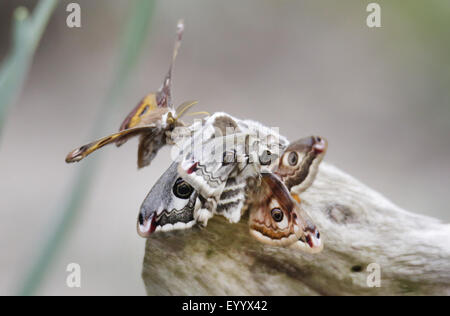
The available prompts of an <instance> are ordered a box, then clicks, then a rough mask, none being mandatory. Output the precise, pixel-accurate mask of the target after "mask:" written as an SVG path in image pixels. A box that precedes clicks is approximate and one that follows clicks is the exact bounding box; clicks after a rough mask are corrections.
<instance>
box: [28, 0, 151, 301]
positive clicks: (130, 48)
mask: <svg viewBox="0 0 450 316" xmlns="http://www.w3.org/2000/svg"><path fill="white" fill-rule="evenodd" d="M153 12H154V1H153V0H135V1H134V2H132V10H131V15H130V16H129V18H128V20H127V23H126V25H125V28H124V32H123V34H122V41H121V43H120V53H119V58H118V64H117V68H116V74H115V76H114V79H113V80H112V82H111V84H110V89H109V92H108V94H107V96H106V97H105V102H104V103H103V105H102V106H101V108H100V110H99V112H98V115H97V117H98V120H96V123H95V126H94V127H93V133H92V134H93V138H97V137H98V136H99V135H98V134H99V133H100V132H102V131H103V129H104V128H105V125H107V122H108V118H107V117H105V113H111V112H113V108H115V107H116V106H117V104H118V99H119V96H120V95H121V94H122V93H123V91H124V89H125V84H126V82H127V79H128V78H129V75H130V72H131V70H132V69H133V68H134V66H135V65H136V62H137V60H138V57H139V53H140V52H141V51H142V46H143V44H144V43H145V39H146V37H147V35H148V30H149V24H150V22H151V17H152V13H153ZM62 158H63V156H61V159H62ZM98 162H99V160H98V155H97V157H95V156H94V157H92V158H91V159H89V160H88V161H83V164H80V165H78V166H77V167H79V168H81V170H79V173H78V174H77V176H76V180H75V182H72V183H73V185H72V186H71V187H72V190H71V192H69V195H68V197H67V199H65V200H66V201H67V203H66V205H65V207H64V208H63V209H62V210H61V212H60V213H58V214H60V216H59V220H58V221H57V222H56V224H55V227H54V228H53V231H52V233H51V234H50V236H49V238H48V240H47V241H46V242H45V244H44V246H43V248H42V251H41V252H40V254H39V257H38V258H37V260H36V261H35V262H33V264H32V267H31V269H30V271H29V272H28V274H27V276H26V279H25V282H24V283H23V286H22V288H21V289H20V290H19V294H20V295H33V294H34V293H36V291H37V290H38V288H39V286H40V285H41V284H42V281H43V279H44V277H45V274H46V272H47V270H48V268H49V266H50V265H51V263H52V261H53V259H54V257H55V256H56V254H57V251H58V249H60V248H61V246H62V244H63V242H64V240H65V239H66V237H67V234H68V232H69V230H70V228H71V227H72V226H73V223H74V219H75V217H76V216H77V215H79V213H80V209H81V207H82V205H83V203H84V201H85V200H86V197H87V196H88V193H89V191H90V187H91V184H92V181H93V179H94V175H95V173H96V170H97V168H96V166H97V165H98Z"/></svg>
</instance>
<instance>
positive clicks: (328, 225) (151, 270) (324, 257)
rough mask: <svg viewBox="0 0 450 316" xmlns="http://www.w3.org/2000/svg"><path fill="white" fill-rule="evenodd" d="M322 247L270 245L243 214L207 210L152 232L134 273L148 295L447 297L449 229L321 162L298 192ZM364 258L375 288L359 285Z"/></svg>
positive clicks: (363, 279)
mask: <svg viewBox="0 0 450 316" xmlns="http://www.w3.org/2000/svg"><path fill="white" fill-rule="evenodd" d="M302 203H303V206H304V208H305V210H306V211H307V212H308V213H309V214H310V216H311V217H312V218H313V220H314V221H315V223H316V224H317V226H318V227H319V228H320V230H321V233H322V236H323V237H322V238H323V240H324V242H325V248H324V250H323V252H322V253H320V254H316V255H309V254H305V253H301V252H298V251H294V250H291V249H285V248H278V247H270V246H266V245H263V244H260V243H259V242H257V241H255V240H254V239H253V238H252V237H251V236H250V235H249V233H248V226H247V223H246V218H243V219H242V220H241V222H240V223H238V224H229V223H228V222H226V220H225V219H223V218H221V217H220V216H215V217H214V218H213V219H212V220H211V221H210V222H209V223H208V226H207V227H206V228H204V229H200V228H194V229H191V230H185V231H176V232H170V233H165V234H155V235H154V237H151V238H150V239H149V240H148V241H147V245H146V252H145V259H144V267H143V273H142V276H143V279H144V283H145V286H146V289H147V293H148V294H149V295H165V294H170V295H172V294H173V295H399V294H412V295H437V294H444V295H450V225H449V224H443V223H441V222H440V221H438V220H436V219H433V218H429V217H425V216H421V215H416V214H413V213H409V212H406V211H404V210H402V209H400V208H399V207H397V206H395V205H394V204H392V203H391V202H389V201H388V200H387V199H386V198H384V197H383V196H381V195H380V194H378V193H377V192H375V191H373V190H372V189H370V188H368V187H366V186H365V185H363V184H361V183H360V182H358V181H357V180H355V179H354V178H352V177H351V176H349V175H347V174H345V173H343V172H342V171H340V170H338V169H337V168H335V167H333V166H330V165H329V164H326V163H323V164H322V166H321V167H320V171H319V174H318V176H317V179H316V180H315V182H314V184H313V186H312V187H311V188H309V189H308V190H307V191H306V192H305V193H304V194H302ZM370 263H377V264H379V266H380V267H381V287H379V288H376V287H375V288H371V287H369V286H368V285H367V278H368V276H369V274H370V273H369V272H368V271H366V268H367V266H368V265H369V264H370Z"/></svg>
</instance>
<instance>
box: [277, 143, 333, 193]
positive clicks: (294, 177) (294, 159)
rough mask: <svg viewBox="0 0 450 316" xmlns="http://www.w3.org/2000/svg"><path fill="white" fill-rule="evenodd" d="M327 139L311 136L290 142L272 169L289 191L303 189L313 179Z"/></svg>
mask: <svg viewBox="0 0 450 316" xmlns="http://www.w3.org/2000/svg"><path fill="white" fill-rule="evenodd" d="M327 146H328V143H327V140H326V139H325V138H323V137H318V136H311V137H306V138H302V139H300V140H298V141H295V142H293V143H291V144H290V145H289V146H288V147H287V148H286V150H285V151H284V153H283V155H282V156H281V158H280V160H279V164H278V165H277V166H276V167H275V168H274V169H273V170H272V172H273V173H275V174H276V175H278V176H279V177H280V179H281V180H282V181H283V182H284V184H286V186H287V188H288V189H289V190H290V191H291V193H294V194H299V193H301V192H303V191H305V190H306V189H307V188H308V187H309V186H310V185H311V184H312V182H313V181H314V179H315V177H316V175H317V171H318V169H319V164H320V162H321V161H322V159H323V157H324V155H325V153H326V150H327Z"/></svg>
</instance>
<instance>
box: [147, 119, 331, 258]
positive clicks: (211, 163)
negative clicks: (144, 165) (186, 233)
mask: <svg viewBox="0 0 450 316" xmlns="http://www.w3.org/2000/svg"><path fill="white" fill-rule="evenodd" d="M215 117H216V119H217V118H220V121H223V120H224V117H227V116H226V115H225V114H223V113H221V114H219V115H215ZM235 123H236V125H237V126H239V125H240V122H235ZM214 124H215V123H212V125H214ZM239 131H242V130H239ZM244 135H249V134H245V133H244ZM230 136H231V137H236V138H238V137H239V136H240V134H239V133H236V134H232V135H227V136H225V137H216V138H211V139H210V140H209V141H206V143H205V144H203V146H202V147H201V149H202V152H203V153H204V154H205V155H206V156H205V159H204V160H203V161H196V160H195V155H194V157H193V153H192V152H188V153H187V154H186V155H184V156H183V157H184V158H182V159H180V160H179V161H176V162H174V163H173V164H172V165H171V167H170V168H169V169H168V170H167V171H166V172H165V173H164V174H163V176H162V177H161V178H160V179H159V180H158V181H157V183H156V184H155V185H154V187H153V188H152V190H151V191H150V193H149V194H148V196H147V197H146V199H145V200H144V202H143V204H142V206H141V210H140V214H139V221H138V233H139V234H140V235H141V236H143V237H148V236H150V235H151V234H152V233H153V232H155V231H160V230H161V231H169V230H173V229H184V228H187V227H192V226H193V225H194V224H196V223H199V224H203V226H206V223H207V221H208V219H209V218H211V217H212V216H213V215H214V214H218V215H222V216H224V217H225V218H227V219H228V220H229V221H230V222H232V223H233V222H238V221H239V220H240V218H241V215H242V214H243V213H244V212H245V211H248V212H249V214H250V216H249V229H250V233H251V235H252V236H254V237H255V238H256V239H257V240H259V241H261V242H263V243H266V244H270V245H277V246H289V247H291V248H296V249H301V250H304V251H307V252H310V253H315V252H319V251H320V250H321V249H322V247H323V243H322V242H321V238H320V233H319V231H318V229H317V227H316V226H315V225H314V223H313V221H312V220H311V219H310V217H309V216H308V215H307V214H306V212H305V211H304V210H303V209H302V207H301V204H300V201H299V198H298V196H297V195H298V194H299V193H301V192H303V191H304V190H306V188H307V187H308V186H309V185H310V184H311V183H312V181H313V180H314V178H315V176H316V174H317V169H318V166H319V163H320V161H321V160H322V159H323V156H324V154H325V152H326V149H327V142H326V140H325V139H324V138H321V137H308V138H303V139H300V140H298V141H296V142H293V143H292V144H290V145H289V146H287V147H286V148H283V153H282V155H281V157H279V158H272V159H273V162H272V159H267V157H264V155H262V158H261V156H260V157H257V161H254V162H253V163H250V162H249V161H248V160H245V159H243V160H242V161H239V159H238V157H237V156H239V155H240V154H241V152H240V151H239V150H238V148H234V151H233V155H232V157H233V159H234V160H231V161H227V160H226V155H223V156H224V159H223V160H218V161H216V160H214V159H212V158H213V157H212V156H211V155H209V152H210V150H209V149H211V148H216V146H208V145H211V143H212V144H214V143H217V142H219V143H222V141H224V140H225V139H226V138H227V137H228V138H230ZM263 138H264V137H263ZM248 142H250V141H249V140H248V139H244V141H240V142H236V143H235V144H237V145H241V146H242V145H243V144H244V145H245V144H246V143H247V145H249V144H248ZM243 147H244V149H242V150H243V153H244V156H245V155H248V154H249V153H250V152H246V151H245V146H243ZM250 147H251V146H250ZM267 148H273V147H271V146H267V147H263V150H262V151H263V153H262V154H265V152H264V151H266V150H267ZM219 152H222V153H226V151H223V150H221V147H220V146H219ZM193 158H194V159H193ZM247 158H248V157H247ZM183 164H185V166H183ZM261 165H262V166H267V169H265V171H261V170H263V169H262V168H261ZM282 179H283V180H282ZM284 181H285V182H286V183H287V185H286V184H285V182H284ZM164 192H166V194H165V195H164V198H161V196H162V195H163V193H164ZM180 214H186V217H183V219H182V220H181V219H180V218H181V217H180ZM187 214H188V216H187ZM169 219H170V220H169Z"/></svg>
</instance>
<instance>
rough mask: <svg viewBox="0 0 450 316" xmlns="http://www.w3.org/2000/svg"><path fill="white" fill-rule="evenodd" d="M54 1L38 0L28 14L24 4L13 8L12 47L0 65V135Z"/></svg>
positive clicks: (55, 1)
mask: <svg viewBox="0 0 450 316" xmlns="http://www.w3.org/2000/svg"><path fill="white" fill-rule="evenodd" d="M57 4H58V1H57V0H41V1H39V3H38V4H37V6H36V8H35V10H34V13H33V15H32V16H29V13H28V10H27V9H26V8H25V7H18V8H17V9H16V10H15V11H14V17H13V20H14V26H13V42H12V48H11V52H10V54H9V55H8V56H7V57H6V59H5V60H4V62H3V63H2V67H1V68H0V134H1V130H2V127H3V123H4V121H5V117H6V115H7V112H8V109H9V107H11V106H12V104H14V102H15V101H16V99H17V97H18V95H19V93H20V91H21V88H22V86H23V83H24V81H25V78H26V76H27V74H28V70H29V68H30V66H31V63H32V61H33V56H34V53H35V51H36V48H37V46H38V44H39V41H40V40H41V38H42V34H43V33H44V30H45V28H46V26H47V23H48V20H49V19H50V16H51V15H52V13H53V11H54V10H55V8H56V5H57Z"/></svg>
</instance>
